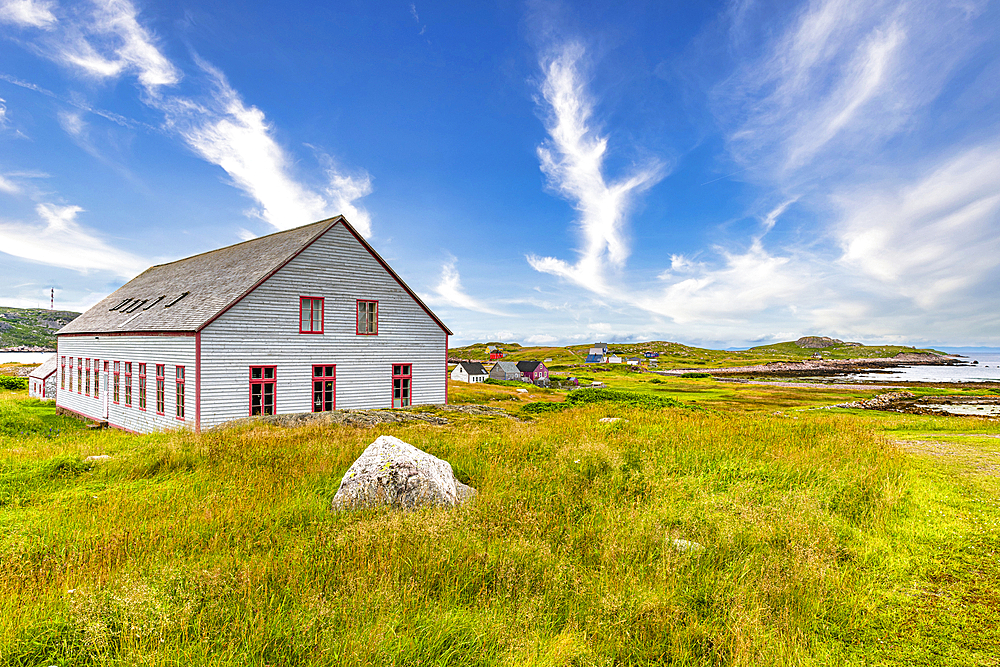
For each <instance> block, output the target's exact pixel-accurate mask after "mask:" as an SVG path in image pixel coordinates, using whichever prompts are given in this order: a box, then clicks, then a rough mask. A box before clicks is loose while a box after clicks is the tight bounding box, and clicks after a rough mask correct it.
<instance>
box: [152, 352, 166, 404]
mask: <svg viewBox="0 0 1000 667" xmlns="http://www.w3.org/2000/svg"><path fill="white" fill-rule="evenodd" d="M153 371H154V372H155V373H156V405H155V406H154V407H155V409H156V414H158V415H165V414H166V413H167V365H166V364H154V365H153ZM160 392H163V409H162V410H161V409H160Z"/></svg>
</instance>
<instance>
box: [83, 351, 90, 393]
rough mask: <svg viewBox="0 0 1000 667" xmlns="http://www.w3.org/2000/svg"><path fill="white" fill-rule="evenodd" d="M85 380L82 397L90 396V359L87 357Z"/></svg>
mask: <svg viewBox="0 0 1000 667" xmlns="http://www.w3.org/2000/svg"><path fill="white" fill-rule="evenodd" d="M86 378H87V384H86V385H85V387H84V388H85V389H86V391H84V392H83V395H84V396H90V357H87V367H86Z"/></svg>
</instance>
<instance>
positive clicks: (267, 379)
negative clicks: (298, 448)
mask: <svg viewBox="0 0 1000 667" xmlns="http://www.w3.org/2000/svg"><path fill="white" fill-rule="evenodd" d="M100 363H101V362H100V360H98V359H84V358H74V357H69V363H68V365H67V358H66V357H62V360H61V373H60V379H59V387H60V389H66V388H67V387H69V391H73V369H74V368H76V370H77V381H76V391H77V393H85V394H86V395H87V396H90V391H91V379H90V378H91V376H90V370H91V367H93V369H94V382H93V391H94V398H100V389H99V387H100V377H101V376H100V374H99V369H100ZM103 363H104V367H103V368H104V380H105V382H106V381H107V380H108V375H109V372H108V364H109V363H111V362H108V361H105V362H103ZM113 363H114V365H113V366H112V369H113V370H112V372H111V373H110V375H111V380H112V381H111V400H112V401H113V402H114V403H115V405H118V404H120V403H122V399H123V398H124V404H125V406H126V407H132V405H133V398H134V397H136V398H138V408H139V409H140V410H145V409H146V389H147V376H146V368H147V365H146V364H144V363H136V364H133V362H131V361H124V362H121V361H115V362H113ZM154 367H155V372H156V375H155V376H154V379H155V382H156V385H155V387H156V413H157V414H160V415H162V414H164V412H165V411H166V410H165V408H166V382H167V378H166V365H165V364H154ZM67 369H68V372H67ZM84 369H85V370H86V374H83V370H84ZM123 370H124V382H123V381H122V380H123V378H122V375H123V373H122V371H123ZM133 371H138V372H137V373H133ZM136 376H137V379H138V387H137V392H136V394H137V396H135V394H133V384H134V383H133V378H134V377H136ZM84 377H85V378H86V380H83V378H84ZM173 379H174V390H175V393H176V402H175V403H174V405H175V415H174V416H175V417H177V419H181V420H183V419H184V397H185V392H186V388H185V384H186V383H185V368H184V366H174V377H173ZM67 380H68V382H67ZM277 381H278V368H277V366H251V367H250V414H251V415H273V414H275V410H276V409H277ZM412 383H413V367H412V365H411V364H393V366H392V407H394V408H405V407H408V406H409V405H410V397H411V394H412ZM81 387H84V389H83V390H82V391H81ZM336 406H337V367H336V365H317V366H313V372H312V411H313V412H326V411H329V410H333V409H335V408H336Z"/></svg>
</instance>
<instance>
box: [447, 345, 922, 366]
mask: <svg viewBox="0 0 1000 667" xmlns="http://www.w3.org/2000/svg"><path fill="white" fill-rule="evenodd" d="M487 345H496V346H498V347H501V348H502V349H503V350H504V351H505V352H506V353H507V356H505V357H504V359H505V360H509V361H522V360H527V359H538V360H542V359H549V358H551V359H552V362H551V363H549V364H548V365H549V366H550V367H551V366H553V365H572V364H581V363H583V360H584V359H585V358H586V356H587V351H588V350H589V349H590V344H589V343H588V344H585V345H568V346H566V347H523V346H521V345H518V344H517V343H476V344H474V345H469V346H466V347H457V348H452V350H451V351H450V356H451V358H453V359H471V360H473V361H485V360H487V359H488V356H487V351H486V346H487ZM608 350H609V351H613V352H617V353H618V354H620V355H622V356H626V357H632V356H639V357H641V356H642V355H643V353H645V352H659V353H660V357H659V360H658V361H659V365H660V368H674V367H689V366H690V367H697V366H704V367H706V368H708V367H726V366H744V365H751V364H760V363H767V362H769V361H802V360H805V359H809V358H811V357H813V356H814V355H818V356H820V357H822V358H824V359H871V358H880V357H893V356H895V355H897V354H900V353H913V352H930V353H937V354H941V353H940V352H936V351H935V350H931V349H920V348H915V347H908V346H903V345H858V344H856V343H840V344H835V345H831V346H829V347H824V348H821V349H817V348H809V347H800V346H799V345H797V344H796V342H795V341H788V342H785V343H775V344H773V345H761V346H758V347H753V348H750V349H749V350H742V351H729V350H712V349H708V348H701V347H693V346H690V345H684V344H682V343H671V342H666V341H660V340H654V341H649V342H643V343H608Z"/></svg>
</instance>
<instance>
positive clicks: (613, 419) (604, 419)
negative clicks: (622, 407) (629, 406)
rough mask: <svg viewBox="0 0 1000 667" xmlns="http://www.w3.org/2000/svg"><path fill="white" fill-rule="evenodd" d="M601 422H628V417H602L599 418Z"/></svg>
mask: <svg viewBox="0 0 1000 667" xmlns="http://www.w3.org/2000/svg"><path fill="white" fill-rule="evenodd" d="M597 421H598V422H600V423H601V424H614V423H615V422H625V423H626V424H627V423H628V420H627V419H622V418H621V417H601V418H600V419H598V420H597Z"/></svg>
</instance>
